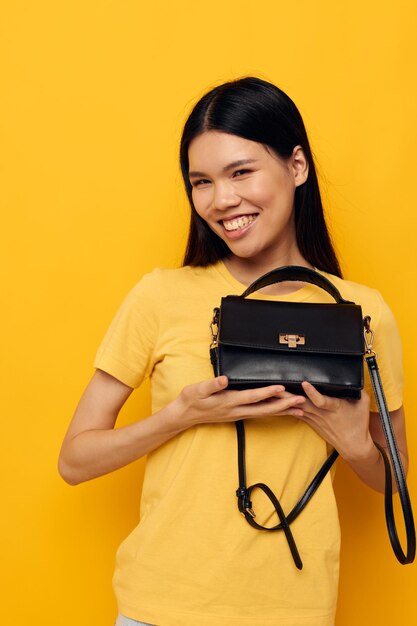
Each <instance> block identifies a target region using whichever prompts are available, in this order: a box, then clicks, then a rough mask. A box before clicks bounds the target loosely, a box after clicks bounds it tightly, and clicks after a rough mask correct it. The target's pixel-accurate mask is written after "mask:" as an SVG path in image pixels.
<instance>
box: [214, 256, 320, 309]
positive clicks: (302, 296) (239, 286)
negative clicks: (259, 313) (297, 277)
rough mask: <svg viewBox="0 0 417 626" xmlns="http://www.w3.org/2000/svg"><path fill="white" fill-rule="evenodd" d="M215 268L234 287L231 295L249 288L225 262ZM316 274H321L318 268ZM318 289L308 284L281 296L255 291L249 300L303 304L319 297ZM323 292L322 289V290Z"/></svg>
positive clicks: (219, 262)
mask: <svg viewBox="0 0 417 626" xmlns="http://www.w3.org/2000/svg"><path fill="white" fill-rule="evenodd" d="M214 268H215V269H216V270H217V271H218V272H219V274H220V275H221V276H222V278H223V279H224V280H225V281H226V282H227V283H228V284H229V285H230V286H231V287H233V290H234V291H233V292H232V293H231V294H230V295H241V294H242V293H243V292H244V291H245V290H246V289H247V287H248V285H244V284H243V283H241V282H240V281H239V280H237V278H235V277H234V276H233V274H231V272H230V271H229V270H228V269H227V267H226V265H225V263H224V262H223V260H220V261H218V262H217V263H216V264H215V265H214ZM314 269H315V271H316V272H319V273H321V272H320V270H318V269H317V268H314ZM317 289H319V288H318V287H317V286H316V285H312V284H310V283H307V284H306V285H304V287H300V288H299V289H296V290H295V291H293V292H292V293H287V294H280V295H268V294H264V293H260V292H259V291H255V292H254V293H253V294H251V295H250V296H248V297H249V298H255V299H257V300H277V301H292V302H301V301H305V300H310V299H312V297H314V295H316V296H317ZM320 291H321V289H320Z"/></svg>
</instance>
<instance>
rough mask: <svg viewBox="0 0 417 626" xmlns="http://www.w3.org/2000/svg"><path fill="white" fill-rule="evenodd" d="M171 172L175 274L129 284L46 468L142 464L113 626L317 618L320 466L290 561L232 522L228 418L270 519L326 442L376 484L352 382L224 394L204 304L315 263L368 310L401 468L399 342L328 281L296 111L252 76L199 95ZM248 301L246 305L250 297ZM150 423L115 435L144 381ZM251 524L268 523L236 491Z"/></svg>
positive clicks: (366, 300) (296, 290) (324, 505)
mask: <svg viewBox="0 0 417 626" xmlns="http://www.w3.org/2000/svg"><path fill="white" fill-rule="evenodd" d="M180 160H181V169H182V174H183V177H184V183H185V188H186V192H187V195H188V198H189V201H190V205H191V226H190V233H189V240H188V246H187V251H186V254H185V260H184V265H183V267H181V268H179V269H155V270H154V271H152V272H150V273H149V274H146V275H145V276H143V278H142V279H141V280H140V281H139V282H138V283H137V285H136V286H134V287H133V289H132V290H131V291H130V293H129V294H128V295H127V297H126V299H125V300H124V302H123V303H122V305H121V307H120V309H119V311H118V313H117V315H116V316H115V318H114V319H113V321H112V323H111V325H110V328H109V329H108V332H107V333H106V335H105V337H104V339H103V341H102V343H101V345H100V347H99V350H98V353H97V357H96V360H95V363H94V365H95V368H96V372H95V373H94V375H93V377H92V379H91V381H90V382H89V384H88V386H87V388H86V390H85V392H84V394H83V396H82V398H81V400H80V402H79V405H78V407H77V409H76V412H75V414H74V417H73V419H72V421H71V424H70V426H69V429H68V432H67V434H66V437H65V440H64V442H63V445H62V451H61V455H60V459H59V470H60V473H61V475H62V476H63V478H64V479H65V480H66V481H67V482H68V483H70V484H77V483H80V482H82V481H85V480H90V479H92V478H95V477H96V476H101V475H103V474H106V473H108V472H112V471H114V470H116V469H118V468H119V467H122V466H124V465H126V464H128V463H131V462H132V461H134V460H136V459H138V458H140V457H142V456H143V455H148V459H147V466H146V473H145V478H144V484H143V492H142V500H141V515H140V523H139V525H138V526H137V527H136V528H135V529H134V530H133V532H132V533H131V534H130V535H129V536H128V537H127V538H126V539H125V541H124V542H123V543H122V545H121V546H120V548H119V550H118V552H117V559H116V570H115V574H114V580H113V584H114V589H115V593H116V596H117V601H118V607H119V611H120V614H119V616H118V620H117V624H118V626H127V625H130V624H142V623H145V624H156V625H157V626H218V625H219V624H224V625H225V626H242V625H243V624H248V625H249V624H250V625H251V626H266V625H268V624H271V626H272V625H276V624H283V625H284V624H285V625H287V626H331V625H332V624H334V617H335V610H336V600H337V587H338V573H339V548H340V534H339V522H338V515H337V508H336V503H335V498H334V493H333V486H332V478H333V475H331V474H328V475H327V476H326V478H325V480H324V482H323V483H322V484H321V486H320V487H319V489H318V491H317V492H316V493H315V495H314V496H313V498H312V500H311V501H310V502H309V504H308V506H307V507H306V508H305V509H304V511H303V512H302V513H301V514H300V516H299V517H298V518H297V519H296V520H295V521H294V523H293V524H292V525H291V529H292V532H293V534H294V536H295V538H296V540H297V544H298V547H299V550H300V553H301V555H302V558H303V562H304V567H303V569H302V570H299V569H297V568H296V567H295V566H294V562H293V560H292V558H291V554H290V551H289V548H288V544H287V542H286V539H285V536H284V534H283V533H281V532H273V533H268V532H259V531H257V530H255V529H253V528H252V527H250V526H249V525H248V524H247V523H246V521H245V519H244V518H243V517H242V516H241V515H240V513H239V511H238V508H237V505H236V488H237V452H236V433H235V428H234V426H235V424H234V422H235V421H236V420H239V419H242V418H245V420H246V421H245V424H246V448H247V449H246V455H247V456H246V458H247V471H248V481H249V483H253V482H258V481H259V482H260V481H262V482H266V483H267V484H268V485H270V486H271V488H272V489H273V491H274V492H275V494H276V495H277V496H278V498H279V499H280V502H281V504H282V507H283V509H284V511H286V512H288V511H290V510H291V508H292V507H293V506H294V504H295V503H296V502H297V501H298V498H299V497H300V495H301V494H302V493H304V491H305V489H306V486H307V485H308V484H309V482H310V480H311V479H312V477H313V476H314V475H315V473H316V471H317V470H318V468H319V467H320V466H321V465H322V464H323V461H324V460H325V459H326V457H327V456H328V453H329V451H331V450H333V449H334V448H335V449H337V450H338V452H339V453H340V456H341V457H342V458H343V459H344V460H345V461H346V462H347V463H348V464H349V465H350V466H351V468H352V469H353V470H354V471H355V472H356V474H357V475H358V476H359V477H360V478H361V479H362V480H363V481H364V482H365V483H366V484H367V485H369V486H370V487H372V488H373V489H375V490H377V491H381V492H382V491H383V488H384V470H383V463H382V459H381V457H380V453H379V452H378V450H377V448H376V447H375V445H374V443H373V441H376V442H378V443H380V444H381V445H385V439H384V436H383V433H382V431H381V427H380V422H379V416H378V413H377V407H376V404H375V401H374V399H373V394H372V392H371V385H370V381H369V380H368V378H366V380H365V390H364V391H363V393H362V397H361V399H360V400H357V401H349V400H340V399H336V398H330V397H328V396H324V395H322V394H320V393H319V392H318V391H317V390H316V389H315V388H314V386H313V385H311V384H310V383H309V382H308V381H306V382H305V383H303V388H304V394H305V395H294V394H291V393H289V392H287V391H286V390H285V389H284V388H283V387H282V386H279V385H272V386H269V387H265V388H259V389H252V390H245V391H232V390H228V389H227V384H228V381H227V378H226V377H224V376H220V377H214V376H213V372H212V367H211V364H210V359H209V346H210V342H211V337H210V331H209V322H210V320H211V317H212V311H213V307H215V306H217V305H218V304H219V303H220V299H221V297H222V296H225V295H228V294H231V293H235V294H239V293H242V292H243V291H244V289H245V287H246V286H247V285H249V284H250V283H251V282H252V281H253V280H255V279H256V278H257V277H259V276H260V275H262V274H263V273H265V272H267V271H269V270H271V269H273V268H276V267H279V266H283V265H302V266H305V267H308V268H316V270H317V271H319V272H321V273H322V274H323V275H324V276H325V277H327V278H328V279H329V280H330V281H331V282H333V283H334V284H335V285H336V287H337V288H338V289H339V291H340V292H341V294H342V296H343V297H344V298H345V299H347V300H351V301H353V302H355V303H357V304H360V305H361V306H362V308H363V311H364V312H366V313H367V314H369V315H371V317H372V324H373V328H374V330H375V335H376V340H375V351H376V352H377V353H378V361H379V366H380V370H381V375H382V378H383V382H384V387H385V392H386V396H387V401H388V406H389V409H390V411H391V418H392V421H393V426H394V430H395V434H396V438H397V442H398V446H399V449H400V451H401V456H402V461H403V464H404V467H405V469H406V470H407V445H406V436H405V426H404V411H403V408H402V382H403V379H402V357H401V343H400V338H399V334H398V330H397V326H396V322H395V320H394V318H393V315H392V313H391V311H390V309H389V307H388V306H387V304H386V303H385V302H384V300H383V298H382V297H381V295H380V293H379V292H378V291H376V290H375V289H372V288H369V287H366V286H363V285H360V284H357V283H354V282H351V281H347V280H344V279H343V278H342V274H341V271H340V267H339V263H338V260H337V258H336V254H335V251H334V249H333V246H332V243H331V240H330V237H329V234H328V231H327V228H326V224H325V220H324V217H323V209H322V203H321V199H320V191H319V186H318V181H317V175H316V171H315V168H314V161H313V157H312V154H311V150H310V146H309V142H308V139H307V135H306V131H305V128H304V124H303V121H302V119H301V116H300V113H299V111H298V110H297V108H296V106H295V104H294V103H293V102H292V100H291V99H290V98H289V97H288V96H287V95H286V94H285V93H283V92H282V91H281V90H280V89H278V88H277V87H276V86H274V85H272V84H270V83H268V82H265V81H263V80H261V79H258V78H254V77H246V78H242V79H239V80H235V81H231V82H228V83H225V84H222V85H220V86H218V87H216V88H214V89H212V90H211V91H210V92H208V93H207V94H205V95H204V97H203V98H201V100H200V101H199V102H198V103H197V104H196V106H195V107H194V109H193V110H192V112H191V114H190V116H189V118H188V120H187V122H186V124H185V127H184V131H183V136H182V140H181V148H180ZM251 297H252V296H251ZM253 297H255V298H258V299H259V298H261V299H262V298H263V299H272V300H286V301H292V302H328V301H330V300H329V296H328V294H326V293H325V292H323V291H322V290H321V289H319V288H318V287H315V286H314V285H310V284H304V283H294V282H286V283H280V284H278V285H274V286H270V287H268V288H265V289H263V290H261V291H260V292H256V293H255V294H253ZM147 376H149V377H150V379H151V385H152V415H151V416H149V417H147V418H145V419H141V420H139V421H137V422H136V423H134V424H131V425H128V426H124V427H122V428H117V429H115V428H114V426H115V423H116V419H117V416H118V413H119V411H120V409H121V407H122V406H123V404H124V402H125V401H126V399H127V398H128V397H129V395H130V394H131V393H132V391H133V389H135V388H137V387H138V386H139V385H140V384H141V382H142V381H143V379H144V378H145V377H147ZM253 504H254V509H255V510H256V514H257V520H258V521H259V523H264V524H267V525H273V524H274V523H276V521H275V519H274V515H273V514H272V513H273V511H272V510H271V509H272V507H271V503H270V502H269V501H264V500H262V498H257V497H256V496H254V498H253Z"/></svg>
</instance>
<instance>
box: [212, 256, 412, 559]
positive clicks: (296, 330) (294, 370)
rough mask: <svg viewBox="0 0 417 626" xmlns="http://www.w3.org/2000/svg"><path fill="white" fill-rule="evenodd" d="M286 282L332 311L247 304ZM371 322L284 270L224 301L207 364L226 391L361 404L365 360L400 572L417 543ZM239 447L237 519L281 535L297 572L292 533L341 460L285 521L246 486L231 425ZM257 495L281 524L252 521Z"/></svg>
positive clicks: (320, 282)
mask: <svg viewBox="0 0 417 626" xmlns="http://www.w3.org/2000/svg"><path fill="white" fill-rule="evenodd" d="M283 281H302V282H308V283H311V284H313V285H316V286H317V287H320V288H321V289H324V290H325V291H327V293H329V294H330V295H331V296H332V297H333V299H334V300H335V302H334V303H305V302H284V301H279V302H277V301H272V300H254V299H251V300H247V299H246V297H247V296H248V295H250V294H251V293H254V292H255V291H257V290H258V289H262V288H263V287H267V286H268V285H272V284H275V283H279V282H283ZM370 322H371V318H370V317H369V316H365V317H363V315H362V309H361V307H360V305H357V304H355V303H354V302H351V301H348V300H344V299H343V298H342V296H341V294H340V292H339V291H338V289H337V288H336V287H335V286H334V285H333V283H332V282H330V281H329V280H328V279H327V278H326V277H325V276H323V275H322V274H320V273H319V272H316V271H314V270H311V269H308V268H306V267H301V266H284V267H280V268H277V269H275V270H272V271H271V272H268V273H267V274H264V275H263V276H261V277H260V278H258V279H257V280H255V281H254V282H253V283H252V284H251V285H249V287H248V288H247V289H246V290H245V291H244V292H243V293H242V294H241V295H240V296H236V295H230V296H226V297H225V298H222V300H221V304H220V307H215V309H214V312H213V319H212V321H211V324H210V329H211V333H212V344H211V347H210V358H211V363H212V366H213V370H214V374H215V376H220V375H223V374H225V375H227V377H228V380H229V384H228V388H229V389H249V388H255V387H263V386H267V385H272V384H283V385H284V386H285V388H286V390H287V391H290V392H292V393H296V394H302V395H305V393H304V390H303V388H302V386H301V382H302V381H304V380H307V381H309V382H310V383H312V384H313V385H314V386H315V387H316V388H317V389H318V391H320V392H321V393H323V394H324V395H329V396H333V397H339V398H348V399H359V398H360V397H361V390H362V389H363V376H364V372H363V361H364V358H365V360H366V363H367V366H368V369H369V374H370V378H371V381H372V385H373V390H374V393H375V397H376V400H377V404H378V410H379V414H380V418H381V422H382V425H383V430H384V433H385V438H386V441H387V447H388V452H389V455H390V458H391V461H392V467H393V472H394V477H395V480H396V484H397V487H398V493H399V496H400V500H401V506H402V512H403V516H404V522H405V528H406V535H407V549H406V553H404V552H403V550H402V548H401V544H400V541H399V538H398V534H397V530H396V525H395V519H394V512H393V498H392V473H391V466H390V462H389V459H388V456H387V454H386V452H385V449H384V448H383V447H382V446H381V445H379V444H378V443H377V442H374V444H375V446H376V447H377V449H378V450H379V452H380V454H381V456H382V458H383V461H384V467H385V517H386V523H387V529H388V534H389V538H390V541H391V545H392V548H393V550H394V553H395V555H396V557H397V559H398V560H399V561H400V563H402V564H406V563H412V562H413V561H414V558H415V550H416V537H415V527H414V520H413V512H412V507H411V501H410V497H409V494H408V489H407V484H406V480H405V475H404V470H403V466H402V462H401V458H400V455H399V453H398V448H397V444H396V440H395V435H394V431H393V428H392V424H391V419H390V416H389V411H388V407H387V404H386V400H385V396H384V392H383V388H382V382H381V378H380V375H379V370H378V365H377V361H376V354H375V352H373V350H372V342H373V338H374V334H373V331H372V330H371V327H370ZM236 431H237V441H238V475H239V487H238V489H237V491H236V496H237V498H238V508H239V511H240V512H241V513H242V514H243V515H244V517H245V518H246V521H247V522H248V523H249V524H250V525H251V526H253V527H254V528H257V529H258V530H267V531H278V530H282V531H283V532H284V533H285V535H286V538H287V541H288V545H289V547H290V550H291V554H292V556H293V559H294V562H295V565H296V567H297V568H298V569H302V567H303V563H302V560H301V557H300V554H299V551H298V548H297V545H296V543H295V540H294V537H293V534H292V531H291V528H290V525H291V523H292V522H293V521H294V520H295V519H296V517H298V515H299V514H300V513H301V511H302V510H303V509H304V507H305V506H306V505H307V503H308V502H309V501H310V499H311V497H312V496H313V494H314V493H315V492H316V490H317V489H318V487H319V485H320V484H321V482H322V481H323V479H324V478H325V476H326V474H327V472H328V471H329V470H330V468H331V467H332V465H333V463H334V462H335V461H336V459H337V457H338V452H337V450H334V451H333V452H332V454H330V456H329V457H328V459H327V460H326V461H325V462H324V464H323V466H322V467H321V468H320V470H319V471H318V472H317V474H316V476H315V477H314V478H313V479H312V481H311V483H310V484H309V485H308V487H307V489H306V491H305V493H304V494H303V495H302V496H301V498H300V499H299V501H298V502H297V503H296V504H295V506H294V507H293V509H292V510H291V511H290V512H289V513H288V514H286V513H285V512H284V510H283V509H282V506H281V504H280V502H279V500H278V498H277V497H276V496H275V494H274V493H273V491H272V490H271V489H270V488H269V487H268V486H267V485H265V484H264V483H257V484H255V485H252V486H250V487H248V486H247V484H246V467H245V429H244V421H243V419H241V420H238V421H237V422H236ZM254 489H261V490H262V491H263V492H264V493H265V495H266V496H267V497H268V498H269V499H270V501H271V503H272V505H273V507H274V509H275V511H276V513H277V515H278V519H279V523H278V524H277V525H275V526H272V527H266V526H263V525H261V524H258V523H257V522H256V521H255V517H256V515H255V513H254V511H253V509H252V503H251V499H250V498H251V493H252V491H253V490H254Z"/></svg>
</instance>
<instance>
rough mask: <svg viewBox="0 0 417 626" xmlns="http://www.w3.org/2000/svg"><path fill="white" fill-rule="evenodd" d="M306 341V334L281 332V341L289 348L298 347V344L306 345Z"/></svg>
mask: <svg viewBox="0 0 417 626" xmlns="http://www.w3.org/2000/svg"><path fill="white" fill-rule="evenodd" d="M305 342H306V340H305V335H295V334H289V333H280V334H279V343H285V344H287V345H288V347H289V348H296V347H297V345H299V346H304V344H305Z"/></svg>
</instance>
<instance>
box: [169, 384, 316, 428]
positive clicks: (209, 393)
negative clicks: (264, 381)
mask: <svg viewBox="0 0 417 626" xmlns="http://www.w3.org/2000/svg"><path fill="white" fill-rule="evenodd" d="M227 385H228V379H227V376H218V377H216V378H213V379H210V380H204V381H202V382H199V383H195V384H192V385H187V386H186V387H184V389H183V390H182V392H181V393H180V395H179V396H178V397H177V398H176V399H175V400H174V401H173V403H172V409H173V410H174V414H175V416H176V419H177V420H178V421H179V424H183V425H185V426H186V427H190V426H195V425H196V424H207V423H215V422H235V421H237V420H239V419H246V418H257V417H258V418H259V417H272V416H276V415H277V416H278V415H295V416H300V415H302V411H300V409H297V406H299V405H301V404H303V402H304V401H305V398H304V396H299V395H295V394H292V393H289V392H287V391H285V387H284V386H283V385H270V386H268V387H257V388H256V389H245V390H240V391H238V390H234V389H227Z"/></svg>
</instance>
